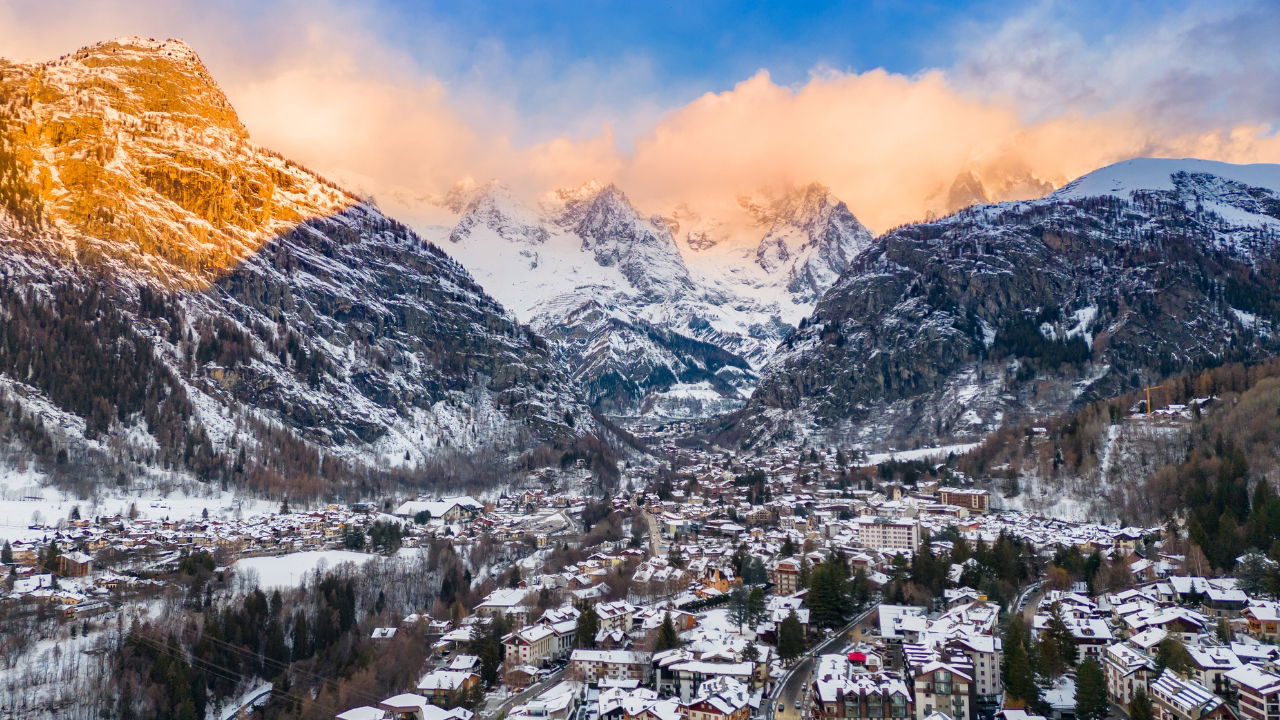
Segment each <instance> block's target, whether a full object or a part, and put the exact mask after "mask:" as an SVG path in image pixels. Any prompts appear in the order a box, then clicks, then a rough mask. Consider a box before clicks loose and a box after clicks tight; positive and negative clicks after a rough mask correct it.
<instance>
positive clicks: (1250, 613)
mask: <svg viewBox="0 0 1280 720" xmlns="http://www.w3.org/2000/svg"><path fill="white" fill-rule="evenodd" d="M1240 614H1241V616H1242V617H1244V619H1245V622H1246V626H1247V627H1248V632H1249V635H1251V636H1253V637H1255V638H1257V639H1259V640H1261V641H1263V642H1275V641H1276V640H1277V639H1280V603H1276V602H1272V601H1257V600H1255V601H1253V602H1250V603H1249V605H1248V606H1247V607H1245V609H1244V610H1242V611H1240Z"/></svg>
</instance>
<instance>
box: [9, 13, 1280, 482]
mask: <svg viewBox="0 0 1280 720" xmlns="http://www.w3.org/2000/svg"><path fill="white" fill-rule="evenodd" d="M0 83H2V85H0V89H3V92H4V104H3V106H0V108H2V114H0V213H2V216H0V221H2V222H3V238H4V246H3V247H4V251H5V253H6V258H5V264H4V269H3V275H2V276H0V303H2V304H0V313H2V314H3V316H4V317H5V320H6V321H5V323H4V325H3V329H2V331H0V332H2V334H3V343H2V344H0V383H2V388H3V391H2V393H0V398H2V399H3V407H4V414H3V418H4V428H5V430H6V432H5V435H4V442H5V447H6V448H7V449H6V450H5V458H6V460H5V462H7V463H8V464H9V465H10V466H15V467H16V466H19V465H20V466H23V467H29V466H32V465H34V466H35V472H36V473H37V475H40V474H45V475H48V474H55V475H59V476H63V477H73V478H75V482H77V483H79V484H80V485H82V486H83V485H89V486H93V485H95V484H96V483H102V482H118V483H122V484H128V483H131V482H135V481H137V478H150V480H151V481H155V480H156V479H157V478H164V477H194V478H197V479H201V480H205V481H212V480H216V481H219V482H220V483H222V484H224V485H228V484H229V485H235V486H241V485H248V486H250V487H253V488H257V489H259V490H262V491H267V492H272V491H279V489H280V488H281V487H282V486H288V487H291V488H293V489H294V492H300V493H303V494H307V493H315V492H325V493H331V492H339V493H345V492H349V491H350V492H354V493H358V492H359V491H358V488H360V487H364V486H367V485H369V484H372V485H376V486H379V487H383V486H394V485H395V484H396V483H401V482H409V483H422V484H428V485H429V484H432V483H436V484H439V483H440V482H441V481H442V480H441V477H442V476H445V477H447V476H449V475H450V473H451V470H449V468H453V469H456V468H457V467H459V462H458V460H459V458H468V460H467V461H466V462H473V461H474V459H475V458H477V457H486V458H488V460H487V461H486V463H487V464H488V465H490V466H492V468H491V470H489V471H486V472H488V473H490V474H493V475H494V476H495V477H496V476H501V475H502V473H503V472H506V470H499V469H496V468H506V469H507V470H509V469H510V468H513V467H517V466H519V467H525V468H532V467H539V466H543V465H547V464H550V465H555V464H556V463H557V462H560V463H562V464H563V463H571V462H572V461H575V460H582V461H583V463H584V464H585V465H588V466H590V467H592V468H594V474H595V475H597V476H601V477H611V478H613V479H614V480H616V475H617V473H618V469H617V467H618V465H619V461H621V460H624V459H628V461H631V460H634V461H638V462H642V463H652V462H655V457H654V456H653V455H652V453H651V451H649V450H648V449H647V448H646V447H645V445H644V443H643V442H642V441H641V440H639V439H637V438H636V437H634V436H632V434H631V433H630V432H628V431H627V430H626V429H624V428H626V427H630V428H632V429H633V430H634V429H636V428H652V427H654V426H661V425H663V424H665V423H670V422H673V421H675V422H678V423H680V425H679V426H680V427H682V428H684V430H682V432H685V433H686V438H685V439H686V440H689V441H696V442H710V443H712V444H713V445H714V446H719V447H722V448H726V449H735V448H745V449H751V450H753V451H755V450H758V449H760V448H762V447H774V446H782V447H795V446H811V445H815V444H816V445H821V446H828V447H843V448H848V449H850V450H851V451H870V452H874V451H877V450H883V449H892V448H917V447H925V446H930V445H937V444H940V443H941V444H956V445H962V444H971V443H976V442H978V441H980V440H982V439H983V438H984V437H986V436H987V435H989V434H990V433H992V432H994V431H996V430H998V429H1000V428H1002V427H1008V426H1013V425H1017V424H1022V423H1028V422H1032V421H1034V420H1036V419H1040V418H1049V417H1053V416H1056V415H1058V414H1061V413H1064V412H1068V411H1073V410H1076V409H1078V408H1080V407H1084V406H1085V405H1087V404H1088V403H1091V402H1094V401H1098V400H1104V399H1106V398H1109V397H1115V396H1118V395H1120V394H1122V393H1124V392H1128V391H1132V390H1134V389H1137V388H1141V387H1144V386H1147V385H1151V384H1154V383H1157V382H1159V381H1160V379H1161V378H1164V377H1168V376H1171V375H1174V374H1177V373H1186V372H1191V371H1197V370H1203V369H1208V368H1212V367H1216V366H1220V365H1224V364H1227V363H1234V362H1243V363H1249V362H1256V361H1259V360H1262V359H1265V358H1266V357H1268V356H1270V355H1271V354H1273V353H1274V352H1275V351H1276V350H1277V344H1278V343H1280V338H1277V335H1276V334H1275V322H1276V320H1277V313H1280V306H1277V294H1276V289H1277V281H1280V276H1278V275H1277V273H1278V272H1280V270H1277V265H1276V263H1275V257H1276V250H1277V241H1278V238H1280V234H1278V233H1280V168H1277V167H1275V166H1261V165H1258V166H1237V165H1228V164H1222V163H1214V162H1207V161H1197V160H1168V159H1137V160H1131V161H1127V162H1122V163H1120V164H1117V165H1113V166H1111V167H1107V168H1102V169H1100V170H1097V171H1096V172H1093V173H1091V174H1089V175H1086V176H1084V177H1082V178H1080V179H1078V180H1075V181H1074V182H1071V183H1068V184H1066V185H1065V186H1063V187H1061V188H1060V189H1058V190H1056V191H1054V192H1051V193H1050V194H1048V195H1047V196H1044V197H1042V198H1040V199H1033V200H1024V201H1017V202H1006V203H998V204H984V205H973V206H970V207H967V208H965V209H961V210H959V211H957V212H955V213H953V214H951V215H949V216H946V217H943V218H941V219H936V220H931V221H928V222H924V223H920V224H913V225H907V226H904V227H900V228H896V229H894V230H892V231H890V232H888V233H885V234H883V235H881V236H879V237H873V236H872V234H871V233H870V232H869V231H868V230H867V229H866V227H864V226H863V225H862V224H861V223H860V222H859V221H858V219H857V217H856V216H855V212H854V211H853V210H851V209H850V208H849V207H848V206H847V205H846V204H845V203H844V202H842V201H841V200H840V199H839V198H836V197H835V196H833V194H832V193H831V192H830V191H829V190H828V189H826V188H824V187H823V186H821V185H819V184H816V183H812V184H808V185H800V186H785V187H784V189H782V190H773V191H761V192H760V193H758V194H756V195H754V196H750V197H746V196H744V197H741V198H738V199H737V202H736V204H735V205H734V207H733V208H732V210H731V211H730V212H727V213H725V214H724V215H723V216H720V217H709V216H705V215H700V214H699V213H697V212H695V211H693V210H691V209H690V208H689V207H688V206H686V205H679V206H677V207H674V208H670V209H667V210H665V211H662V212H657V213H653V212H649V213H647V212H644V211H641V210H640V209H639V208H637V207H636V205H635V204H633V203H632V201H631V200H630V199H629V198H628V196H627V194H626V193H625V190H624V189H623V188H619V187H617V186H614V185H611V184H601V183H597V182H594V181H590V182H585V183H584V184H582V185H580V186H577V187H572V188H564V189H560V190H557V191H553V192H550V193H547V194H545V195H543V196H541V197H537V198H534V199H532V200H529V199H522V198H518V197H517V196H516V194H515V193H513V192H511V191H510V190H509V189H508V188H507V187H505V186H504V185H503V184H502V183H501V182H500V181H497V180H494V181H489V182H484V183H475V182H471V181H466V182H460V183H459V184H457V185H456V186H455V187H454V188H453V189H452V190H451V191H450V192H449V193H448V194H447V195H445V196H444V197H442V198H439V199H437V200H435V201H434V203H435V205H436V209H438V210H441V211H443V212H447V213H449V214H450V217H452V221H451V222H449V223H447V224H443V225H441V224H432V225H428V224H422V225H421V226H419V227H417V228H416V229H410V228H409V227H407V226H405V225H403V224H401V223H399V222H397V221H396V220H393V219H391V218H389V217H387V216H386V215H384V214H383V213H382V212H381V211H380V210H379V209H378V208H377V207H376V206H375V205H374V204H373V203H372V201H369V200H362V199H360V198H359V197H357V196H356V195H354V194H353V193H351V192H348V191H347V190H345V189H343V188H342V187H339V186H338V185H335V184H334V183H332V182H329V181H327V180H325V179H323V178H322V177H320V176H318V175H316V174H315V173H313V172H310V171H309V170H307V169H306V168H303V167H301V166H299V165H298V164H296V163H294V162H291V161H289V160H288V159H285V158H282V157H280V156H279V155H277V154H275V153H272V152H271V151H269V150H266V149H264V148H261V147H258V146H256V145H254V144H253V143H252V141H251V140H250V138H249V136H248V133H247V131H246V129H245V128H244V126H243V125H242V124H241V122H240V121H239V119H238V118H237V116H236V113H235V111H234V110H233V108H232V107H231V106H230V104H229V103H228V101H227V99H226V98H225V96H224V95H223V93H222V92H221V90H220V89H219V88H218V86H217V84H216V83H215V81H214V80H213V78H212V77H210V75H209V73H208V70H207V69H206V68H205V66H204V65H203V63H202V62H201V61H200V59H199V58H198V57H197V56H196V54H195V53H194V52H193V51H192V50H191V48H189V47H188V46H186V45H185V44H183V43H181V42H180V41H176V40H168V41H155V40H150V39H145V38H134V37H130V38H121V39H119V40H115V41H111V42H106V43H102V44H99V45H95V46H91V47H88V48H85V49H82V50H80V51H78V52H76V53H74V54H72V55H68V56H65V57H62V58H60V59H58V60H55V61H51V62H46V63H36V64H18V63H11V62H5V63H4V64H3V65H2V66H0ZM1010 182H1013V181H1010ZM1018 182H1019V183H1021V184H1020V185H1018V187H1019V188H1022V190H1020V191H1019V192H1022V191H1027V192H1029V190H1027V188H1029V187H1032V186H1035V187H1040V185H1036V183H1041V184H1042V181H1038V180H1034V179H1032V180H1027V179H1022V180H1019V181H1018ZM956 187H959V188H961V189H962V190H964V192H960V191H958V190H956ZM965 188H967V190H966V189H965ZM965 193H968V195H965ZM951 195H953V196H956V197H959V196H961V195H963V196H964V197H970V196H972V197H973V198H974V199H982V198H985V197H986V196H987V191H986V190H985V189H984V188H982V187H981V181H980V180H979V179H977V177H976V176H974V175H972V174H965V175H962V176H961V177H960V178H958V179H957V181H956V186H955V187H953V190H952V192H951ZM953 199H954V198H953ZM956 202H957V203H958V204H963V203H961V202H959V201H956ZM694 438H697V439H696V440H693V439H694ZM465 464H466V463H463V465H465ZM299 468H301V470H300V469H299ZM472 474H475V473H474V472H473V473H472ZM482 474H483V473H482ZM388 483H389V484H390V485H388ZM353 488H355V489H356V490H353Z"/></svg>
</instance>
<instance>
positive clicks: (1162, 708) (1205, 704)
mask: <svg viewBox="0 0 1280 720" xmlns="http://www.w3.org/2000/svg"><path fill="white" fill-rule="evenodd" d="M1148 694H1149V695H1150V697H1151V704H1152V709H1153V710H1155V717H1156V720H1236V718H1237V715H1236V714H1235V713H1234V712H1233V711H1232V710H1231V707H1230V706H1228V705H1227V704H1226V702H1224V701H1223V700H1222V698H1220V697H1218V696H1217V695H1214V694H1213V693H1212V692H1210V691H1209V689H1208V688H1206V687H1205V686H1203V685H1201V684H1200V683H1198V682H1196V681H1195V680H1189V679H1187V678H1184V677H1182V676H1181V675H1178V674H1177V673H1175V672H1173V671H1172V670H1165V671H1164V672H1163V673H1162V674H1161V675H1160V677H1158V678H1156V680H1155V681H1153V682H1152V683H1151V686H1150V688H1149V693H1148Z"/></svg>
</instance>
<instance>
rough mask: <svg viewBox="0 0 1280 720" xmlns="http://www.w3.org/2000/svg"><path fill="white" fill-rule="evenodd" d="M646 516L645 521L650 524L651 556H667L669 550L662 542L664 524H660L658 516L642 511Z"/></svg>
mask: <svg viewBox="0 0 1280 720" xmlns="http://www.w3.org/2000/svg"><path fill="white" fill-rule="evenodd" d="M641 512H642V513H643V514H644V520H645V522H647V523H648V524H649V554H650V555H653V556H654V557H659V556H663V557H665V556H666V554H667V548H666V546H665V545H664V544H663V542H662V524H661V523H659V522H658V516H657V515H654V514H653V513H651V512H649V511H648V510H641Z"/></svg>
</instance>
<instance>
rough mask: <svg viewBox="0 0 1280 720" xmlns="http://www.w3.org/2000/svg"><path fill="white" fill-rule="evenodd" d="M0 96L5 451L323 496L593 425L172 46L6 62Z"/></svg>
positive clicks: (189, 54)
mask: <svg viewBox="0 0 1280 720" xmlns="http://www.w3.org/2000/svg"><path fill="white" fill-rule="evenodd" d="M0 97H3V98H4V99H5V101H4V104H3V105H2V106H0V247H2V248H3V251H4V253H5V264H4V269H3V271H2V273H0V315H3V316H4V317H5V318H6V320H7V321H6V323H5V343H4V344H3V346H0V394H2V395H3V400H4V405H5V408H6V411H7V412H8V414H9V416H10V417H11V418H18V420H22V419H23V418H26V419H29V418H31V417H36V416H38V417H42V418H44V420H43V422H42V427H41V428H39V432H36V433H35V434H36V436H38V438H43V439H40V440H39V442H38V443H36V444H38V445H39V447H26V448H25V449H24V448H23V447H19V446H20V445H22V444H23V443H24V442H25V443H27V445H29V446H30V445H32V443H31V442H28V441H19V440H17V439H15V438H10V444H11V447H9V448H7V450H8V452H9V454H10V455H11V456H14V457H16V456H18V455H21V454H22V453H24V452H27V453H34V454H35V455H37V456H38V457H40V458H43V460H41V461H40V462H41V463H42V464H43V465H42V466H43V467H44V468H45V469H48V470H49V471H51V472H53V471H57V469H58V466H68V467H70V466H74V467H76V468H81V469H82V468H87V467H100V468H112V470H111V471H110V472H111V475H112V476H113V477H115V476H116V475H117V474H118V475H119V476H120V477H145V476H147V475H156V474H161V473H174V472H176V473H179V474H183V473H189V474H190V475H193V476H196V477H198V478H200V479H203V480H207V481H211V480H220V481H222V482H223V483H227V482H248V483H250V484H254V485H258V486H266V485H271V484H273V483H281V484H292V485H297V486H298V487H299V488H301V487H303V486H305V489H306V490H307V491H319V490H321V489H323V490H326V491H332V490H333V489H334V487H333V485H332V484H331V483H330V484H326V482H324V481H325V480H332V481H334V482H346V483H350V482H353V481H355V480H356V479H357V478H364V479H365V480H368V478H370V477H372V476H373V475H371V473H373V474H376V473H378V472H381V471H385V470H393V471H396V472H402V473H410V474H411V473H412V471H413V468H415V467H418V466H420V464H421V463H424V462H427V461H429V460H430V459H432V458H434V457H439V456H440V455H441V454H445V453H452V452H473V451H476V450H479V449H481V448H485V449H489V450H491V451H496V452H497V453H498V455H499V456H502V455H504V454H508V453H517V452H520V451H521V450H522V449H528V448H530V447H533V446H535V445H538V444H542V443H572V442H574V441H575V438H579V437H581V436H582V435H584V434H587V433H591V432H594V431H595V430H597V429H598V428H596V426H595V424H594V421H593V419H592V417H591V414H590V412H589V410H588V408H586V407H585V406H584V405H582V404H581V403H580V402H579V400H578V399H577V398H578V397H579V394H580V392H581V388H580V387H579V386H578V385H577V383H575V382H574V381H573V380H572V378H570V377H569V376H568V373H567V372H566V371H565V369H564V367H563V365H562V364H561V363H560V362H559V360H558V358H557V357H556V355H555V353H553V352H552V351H551V349H550V348H549V347H548V346H547V344H546V342H545V341H544V340H543V339H542V338H540V337H538V336H537V335H536V334H535V333H534V332H533V331H531V330H530V329H528V328H527V327H525V326H522V325H520V324H519V323H518V322H516V321H515V320H514V319H513V318H512V317H511V316H510V314H509V313H508V312H507V311H506V310H505V309H504V308H503V307H502V306H501V305H499V304H498V302H497V301H495V300H494V299H492V298H491V297H489V296H488V295H487V294H486V293H485V292H484V290H483V289H482V288H481V287H480V286H479V285H478V284H476V282H475V281H474V280H473V279H472V277H471V276H470V275H469V274H468V273H467V272H466V270H465V269H463V267H462V266H461V265H459V264H458V263H457V262H455V261H454V260H452V259H451V258H449V257H448V256H447V255H446V254H445V253H444V252H442V251H441V250H440V249H439V248H438V247H436V246H435V245H432V244H431V243H429V242H427V241H425V240H423V239H422V238H421V237H419V236H418V235H417V234H415V233H413V232H412V231H410V230H409V229H408V228H406V227H405V226H403V225H401V224H399V223H397V222H396V221H394V220H391V219H389V218H387V217H385V216H383V215H382V214H381V213H380V212H379V211H378V210H377V209H376V208H374V207H372V206H370V205H367V204H365V203H362V202H360V201H359V200H357V199H356V198H355V197H353V196H352V195H350V194H349V193H347V192H345V191H344V190H342V189H341V188H338V187H337V186H334V185H333V184H331V183H328V182H327V181H325V180H323V179H322V178H320V177H318V176H316V175H315V174H313V173H311V172H309V171H307V170H306V169H304V168H302V167H300V166H298V165H296V164H294V163H290V162H288V161H287V160H285V159H283V158H281V157H279V156H278V155H275V154H273V153H271V152H269V151H266V150H263V149H261V148H258V147H256V146H254V145H252V143H251V142H250V140H249V138H248V135H247V133H246V132H245V131H244V128H243V126H242V125H241V124H240V122H239V120H238V118H237V117H236V115H235V113H234V110H232V109H231V107H230V105H229V103H227V102H226V98H225V97H224V96H223V95H222V93H221V91H220V90H219V89H218V87H217V85H216V83H214V81H213V79H212V78H211V77H209V75H208V72H207V70H206V69H205V68H204V66H203V64H202V63H200V60H199V58H198V57H197V56H196V54H195V53H194V52H193V51H191V49H190V48H189V47H187V46H186V45H184V44H183V43H181V42H179V41H174V40H169V41H154V40H149V39H145V38H121V39H119V40H115V41H111V42H107V43H102V44H99V45H95V46H91V47H88V48H84V49H82V50H80V51H78V52H76V53H74V54H71V55H68V56H66V57H63V58H61V59H59V60H56V61H53V62H49V63H39V64H16V63H10V62H7V61H0ZM286 454H287V455H288V456H289V457H288V459H287V462H286V458H285V457H284V456H285V455H286ZM45 456H48V457H45ZM287 475H296V476H298V477H288V476H287Z"/></svg>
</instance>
